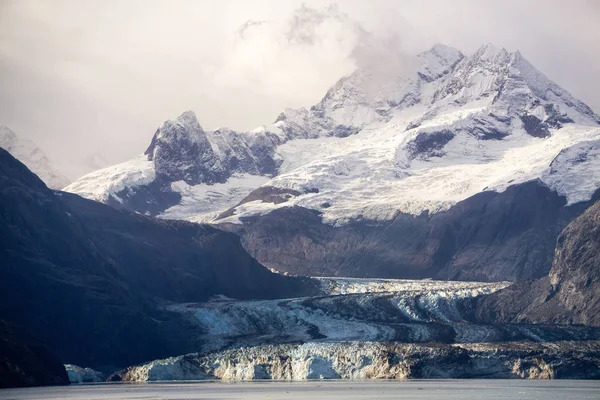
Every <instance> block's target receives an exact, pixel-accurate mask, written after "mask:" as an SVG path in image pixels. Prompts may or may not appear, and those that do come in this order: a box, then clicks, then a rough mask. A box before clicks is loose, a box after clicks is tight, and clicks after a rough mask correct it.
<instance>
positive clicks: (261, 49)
mask: <svg viewBox="0 0 600 400" xmlns="http://www.w3.org/2000/svg"><path fill="white" fill-rule="evenodd" d="M599 22H600V1H595V0H580V1H578V0H570V1H566V0H564V1H557V0H556V1H555V0H545V1H542V0H539V1H537V0H529V1H524V0H502V1H486V0H473V1H468V0H448V1H446V0H439V1H438V0H425V1H422V0H419V1H416V0H415V1H412V0H369V1H364V0H356V1H353V0H339V1H337V2H334V1H294V0H288V1H286V0H270V1H266V0H255V1H254V0H220V1H217V0H215V1H208V0H207V1H201V0H196V1H184V0H169V1H167V0H164V1H151V0H140V1H135V0H95V1H87V0H52V1H50V0H39V1H28V0H14V1H11V0H0V124H3V125H7V126H9V127H10V128H11V129H13V130H14V131H15V132H16V133H17V134H19V135H21V136H25V137H29V138H31V139H33V140H34V141H35V142H36V143H38V145H39V146H40V147H42V149H44V150H45V151H46V152H47V153H48V155H49V156H50V157H51V158H53V159H55V160H56V161H57V162H58V163H60V164H62V165H63V170H65V172H66V173H67V174H69V175H70V176H71V177H73V178H74V177H76V175H77V174H78V173H79V172H80V171H81V170H82V168H81V167H80V164H81V161H82V160H83V159H84V158H86V157H87V156H89V155H92V154H95V153H97V154H100V155H102V156H103V157H104V158H106V159H107V160H108V161H109V162H117V161H122V160H125V159H128V158H129V157H131V156H134V155H136V154H139V153H141V152H143V151H144V150H145V148H146V146H147V145H148V144H149V142H150V139H151V138H152V135H153V134H154V131H155V130H156V128H157V126H158V125H159V124H160V123H161V122H162V121H163V120H165V119H170V118H175V117H177V116H178V115H179V114H180V113H181V112H183V111H185V110H188V109H192V110H194V111H195V112H196V114H197V115H198V118H199V120H200V123H201V124H202V126H203V127H204V128H205V129H213V128H216V127H218V126H227V127H230V128H234V129H252V128H254V127H256V126H258V125H261V124H266V123H270V122H272V121H273V120H274V119H275V118H276V116H277V114H278V113H279V112H280V111H281V110H282V109H284V108H286V107H299V106H310V105H312V104H314V103H316V102H318V101H319V99H320V98H321V97H322V96H323V95H324V93H325V92H326V90H327V89H328V88H329V87H330V86H331V85H332V84H333V83H334V82H335V81H336V80H337V79H338V78H339V77H341V76H343V75H345V74H348V73H350V72H352V71H353V70H354V69H355V68H356V67H357V65H361V64H362V63H378V62H379V63H386V62H389V61H390V60H392V59H394V60H395V61H400V64H401V63H402V60H403V59H404V58H406V59H408V57H407V56H410V55H414V54H416V53H417V52H419V51H422V50H425V49H427V48H428V47H430V46H431V45H432V44H434V43H437V42H439V43H444V44H447V45H450V46H454V47H456V48H458V49H459V50H461V51H463V52H464V53H467V54H468V53H471V52H473V51H474V50H476V49H477V48H478V47H479V46H480V45H482V44H484V43H487V42H492V43H495V44H497V45H499V46H504V47H506V48H507V49H508V50H510V51H514V50H516V49H519V50H521V52H522V53H523V55H524V56H525V57H526V58H527V59H529V61H531V62H532V63H533V64H534V65H535V66H536V67H537V68H539V69H540V70H541V71H542V72H544V73H545V74H546V75H547V76H548V77H549V78H551V79H553V80H554V81H556V82H557V83H558V84H560V85H561V86H563V87H564V88H565V89H567V90H569V91H570V92H571V93H573V94H574V95H575V96H576V97H578V98H580V99H582V100H583V101H585V102H587V103H588V104H589V105H590V106H591V107H592V108H593V109H594V110H595V111H596V112H600V79H599V78H598V77H599V76H600V51H598V49H599V48H600V26H599ZM366 40H368V42H369V46H367V47H365V46H364V43H365V41H366ZM361 44H362V45H363V46H362V47H361Z"/></svg>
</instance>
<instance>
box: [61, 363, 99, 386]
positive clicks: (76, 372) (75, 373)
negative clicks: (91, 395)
mask: <svg viewBox="0 0 600 400" xmlns="http://www.w3.org/2000/svg"><path fill="white" fill-rule="evenodd" d="M65 369H66V370H67V374H68V375H69V381H70V382H71V383H92V382H102V381H104V375H103V374H102V373H101V372H98V371H94V370H93V369H91V368H82V367H79V366H77V365H72V364H65Z"/></svg>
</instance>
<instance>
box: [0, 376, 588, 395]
mask: <svg viewBox="0 0 600 400" xmlns="http://www.w3.org/2000/svg"><path fill="white" fill-rule="evenodd" d="M0 399H77V400H95V399H115V400H116V399H119V400H121V399H144V400H153V399H161V400H162V399H189V400H191V399H254V400H259V399H286V400H289V399H294V400H296V399H346V400H357V399H430V400H434V399H540V400H551V399H557V400H558V399H560V400H571V399H594V400H599V399H600V381H522V380H467V381H458V380H448V381H440V380H436V381H407V382H406V381H405V382H396V381H393V382H392V381H363V382H356V381H352V382H349V381H325V382H323V381H318V382H317V381H308V382H243V383H223V382H204V383H155V384H98V385H75V386H67V387H46V388H31V389H4V390H0Z"/></svg>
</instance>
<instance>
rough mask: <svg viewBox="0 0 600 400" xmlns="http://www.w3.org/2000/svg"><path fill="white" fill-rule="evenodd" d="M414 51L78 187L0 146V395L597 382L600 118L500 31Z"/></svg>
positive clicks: (192, 132) (160, 134)
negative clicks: (411, 56) (199, 383)
mask: <svg viewBox="0 0 600 400" xmlns="http://www.w3.org/2000/svg"><path fill="white" fill-rule="evenodd" d="M415 65H416V67H415V69H414V71H412V72H411V73H410V74H408V75H407V74H404V75H402V76H399V75H397V74H395V73H394V71H391V72H390V71H385V73H382V71H381V70H380V69H377V68H374V69H359V70H357V71H355V72H354V73H352V74H351V75H349V76H346V77H343V78H341V79H340V80H339V81H338V82H337V83H335V84H334V85H333V86H332V87H331V89H330V90H329V91H328V92H327V93H326V94H325V95H324V97H323V98H322V100H321V101H320V102H319V103H318V104H315V105H314V106H312V107H310V108H309V109H305V108H301V109H286V110H284V111H283V112H282V113H281V114H280V115H279V116H277V117H276V118H275V119H274V122H273V123H272V124H269V125H264V126H261V127H258V128H256V129H254V130H250V131H246V132H237V131H233V130H231V129H227V128H219V129H215V130H205V129H204V128H203V127H202V126H201V125H200V122H199V121H198V118H197V116H196V114H195V113H194V112H192V111H186V112H184V113H182V114H181V115H180V116H179V117H177V118H175V119H173V120H167V121H165V122H164V123H163V124H161V125H160V126H159V127H158V129H157V130H156V132H155V133H154V135H153V136H152V135H149V145H148V147H147V148H146V149H140V150H141V151H143V153H142V154H140V155H139V156H137V157H135V158H133V159H131V160H129V161H127V162H124V163H122V164H118V165H113V166H110V167H107V168H103V169H100V170H97V171H94V172H92V173H90V174H87V175H85V176H83V177H81V178H79V179H77V180H75V181H74V182H72V183H71V184H69V185H67V186H66V187H64V188H63V189H62V190H56V185H55V182H56V180H54V177H56V176H53V177H51V178H52V182H51V181H50V178H46V177H44V176H43V175H42V174H41V173H40V174H39V177H38V176H37V175H36V174H35V173H36V164H32V163H31V162H30V161H28V160H25V159H22V158H23V155H22V154H21V153H18V152H16V151H11V149H12V148H14V147H11V148H6V149H5V150H6V151H5V150H2V149H0V239H1V243H2V247H1V248H0V275H1V277H2V279H0V321H1V323H2V325H0V328H2V329H0V335H1V338H2V339H3V341H0V349H1V350H2V353H1V354H2V357H0V387H10V386H31V385H48V384H66V383H68V382H69V381H72V382H86V381H97V380H100V379H103V380H104V379H108V380H110V381H133V382H139V381H157V380H206V379H223V380H247V379H409V378H528V379H553V378H565V379H600V319H599V315H600V192H599V191H598V189H599V188H600V117H599V116H598V115H597V114H595V113H594V112H593V111H592V110H591V109H590V108H589V107H588V106H587V105H585V104H584V103H582V102H581V101H579V100H577V99H576V98H574V97H573V96H572V95H571V94H570V93H569V92H567V91H566V90H565V89H563V88H561V87H559V86H558V85H556V84H555V83H553V82H552V81H550V80H549V79H548V78H546V77H545V76H544V74H543V73H542V72H540V71H538V70H537V69H536V68H535V67H534V66H533V65H531V64H530V63H529V62H528V61H527V60H526V59H525V57H524V56H523V55H521V54H520V53H519V52H508V51H507V50H505V49H502V48H497V47H495V46H493V45H491V44H489V45H484V46H482V47H481V48H480V49H478V50H477V51H476V52H475V53H473V54H470V55H465V54H463V53H462V52H460V51H459V50H457V49H454V48H451V47H448V46H444V45H436V46H434V47H433V48H431V49H430V50H428V51H426V52H423V53H421V54H419V55H418V56H416V58H415ZM6 137H9V136H8V134H6ZM10 138H11V143H13V142H16V139H15V138H14V134H12V133H11V135H10ZM5 147H8V146H5ZM46 161H48V160H46ZM46 161H44V162H46ZM48 163H49V161H48ZM32 171H33V172H32ZM40 178H41V179H40ZM44 179H45V182H44V181H43V180H44ZM51 187H52V188H53V189H51ZM49 327H51V328H52V329H49ZM4 354H6V356H4ZM62 364H67V369H66V370H65V369H64V367H62ZM86 368H87V369H86ZM67 372H68V375H67Z"/></svg>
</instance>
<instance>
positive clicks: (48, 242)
mask: <svg viewBox="0 0 600 400" xmlns="http://www.w3.org/2000/svg"><path fill="white" fill-rule="evenodd" d="M0 243H2V246H1V247H0V277H1V279H0V318H4V319H6V320H8V321H11V322H14V323H16V324H17V325H19V326H21V327H22V328H23V329H24V330H26V331H28V332H33V333H35V334H36V336H37V337H38V338H39V339H40V340H42V341H44V342H45V343H47V344H48V345H49V346H50V348H51V349H52V350H53V351H55V352H56V354H57V355H58V356H59V357H60V359H61V361H63V362H69V363H74V364H77V365H84V366H90V367H95V368H96V369H100V370H104V371H106V370H108V369H110V368H113V367H118V366H125V365H131V364H135V363H139V362H141V361H145V360H151V359H155V358H158V357H164V356H168V355H176V354H182V353H185V352H188V351H192V350H194V349H195V348H196V346H197V344H198V343H197V340H196V339H195V336H194V335H193V334H190V332H189V331H188V330H187V329H186V325H185V323H183V322H182V321H180V320H179V319H178V318H176V317H175V316H174V315H172V314H169V313H165V312H163V311H161V309H160V306H161V305H162V304H164V303H165V302H187V301H202V300H206V299H207V298H209V297H210V296H211V295H214V294H224V295H226V296H230V297H234V298H278V297H283V296H291V295H304V294H310V293H314V291H316V289H315V288H314V287H313V286H312V285H311V284H310V283H308V282H307V281H306V280H303V279H295V278H288V277H284V276H281V275H277V274H272V273H271V272H270V271H268V270H267V269H266V268H264V267H263V266H262V265H261V264H259V263H258V262H257V261H256V260H254V259H253V258H252V257H250V256H249V255H248V254H247V253H246V252H245V251H244V249H243V248H242V246H241V245H240V243H239V239H238V238H237V237H236V236H235V235H233V234H231V233H227V232H223V231H220V230H218V229H215V228H212V227H208V226H201V225H196V224H192V223H187V222H181V221H163V220H155V219H152V218H148V217H145V216H141V215H138V214H133V213H131V212H127V211H123V210H116V209H114V208H112V207H109V206H106V205H103V204H100V203H96V202H93V201H90V200H85V199H83V198H81V197H79V196H76V195H73V194H68V193H62V192H54V191H51V190H50V189H48V188H47V187H46V186H45V185H44V184H43V182H42V181H41V180H39V179H38V177H37V176H35V175H34V174H32V173H31V172H30V171H29V170H28V169H27V168H26V167H25V166H24V165H23V164H21V163H20V162H18V161H17V160H16V159H14V158H13V157H12V156H10V155H9V154H8V153H7V152H6V151H4V150H2V149H0Z"/></svg>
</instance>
